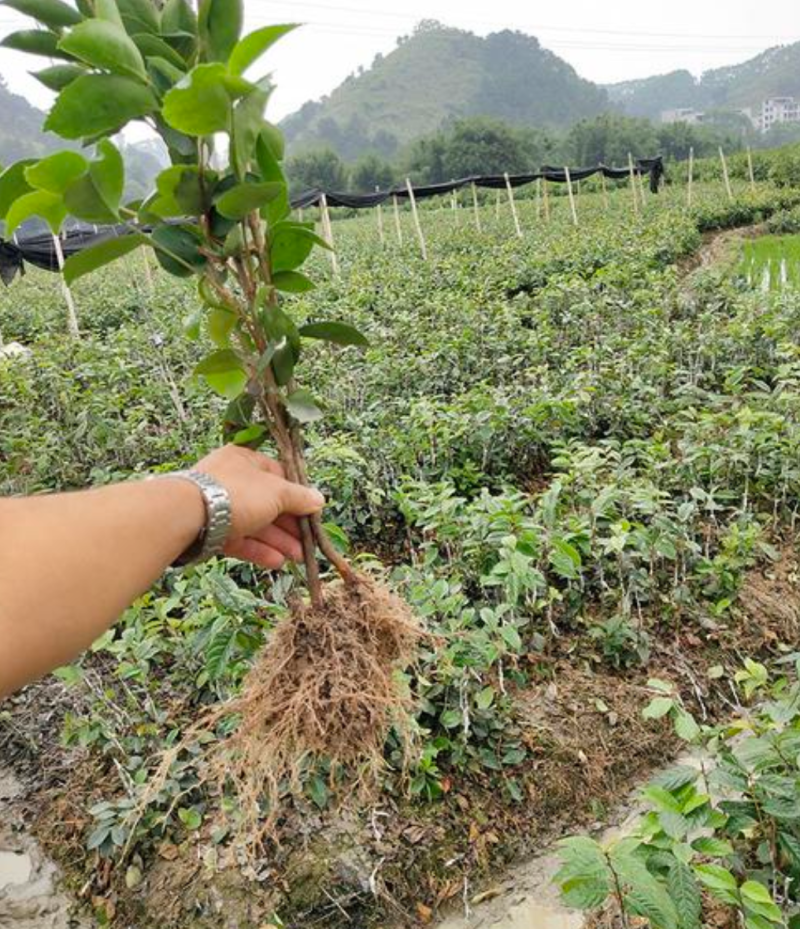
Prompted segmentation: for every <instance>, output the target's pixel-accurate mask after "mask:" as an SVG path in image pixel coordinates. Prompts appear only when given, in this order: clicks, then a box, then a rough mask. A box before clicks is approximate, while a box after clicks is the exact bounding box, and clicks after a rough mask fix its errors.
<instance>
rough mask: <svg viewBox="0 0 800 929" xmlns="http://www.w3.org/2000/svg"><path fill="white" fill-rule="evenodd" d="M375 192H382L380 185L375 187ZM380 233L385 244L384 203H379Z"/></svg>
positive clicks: (382, 242)
mask: <svg viewBox="0 0 800 929" xmlns="http://www.w3.org/2000/svg"><path fill="white" fill-rule="evenodd" d="M375 193H380V187H376V188H375ZM378 235H379V236H380V240H381V245H383V244H384V243H385V242H386V236H385V235H384V234H383V205H382V204H380V203H379V204H378Z"/></svg>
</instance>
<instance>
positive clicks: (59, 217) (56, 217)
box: [5, 190, 67, 237]
mask: <svg viewBox="0 0 800 929" xmlns="http://www.w3.org/2000/svg"><path fill="white" fill-rule="evenodd" d="M32 216H38V217H39V218H40V219H43V220H44V221H45V222H46V223H47V225H48V226H49V227H50V231H51V232H54V233H57V232H58V231H59V230H60V229H61V224H62V223H63V222H64V220H65V219H66V217H67V208H66V207H65V206H64V201H63V199H62V198H61V197H60V196H59V195H58V194H51V193H49V192H48V191H46V190H34V191H31V193H29V194H23V195H22V196H21V197H20V198H19V199H18V200H15V201H14V202H13V203H12V204H11V206H10V207H9V209H8V212H7V213H6V230H5V234H6V236H7V237H8V236H12V235H13V234H14V231H15V230H16V228H17V226H19V224H20V223H24V222H25V220H26V219H30V218H31V217H32Z"/></svg>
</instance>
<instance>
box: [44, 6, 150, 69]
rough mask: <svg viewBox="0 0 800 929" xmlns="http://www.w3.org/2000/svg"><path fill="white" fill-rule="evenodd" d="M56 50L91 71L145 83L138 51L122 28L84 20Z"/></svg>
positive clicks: (92, 20) (140, 56)
mask: <svg viewBox="0 0 800 929" xmlns="http://www.w3.org/2000/svg"><path fill="white" fill-rule="evenodd" d="M59 48H60V49H62V50H63V51H65V52H68V53H69V54H70V55H72V56H73V57H74V58H78V59H80V60H81V61H85V62H86V64H88V65H91V66H92V67H93V68H99V69H101V70H105V71H111V72H112V73H113V74H121V75H123V76H124V77H132V78H134V79H136V80H139V81H142V82H143V83H146V82H147V71H146V70H145V66H144V59H143V58H142V55H141V53H140V52H139V49H138V48H137V47H136V45H135V44H134V42H133V40H132V39H131V38H130V36H129V35H128V33H127V32H125V30H124V28H123V27H122V26H118V25H116V24H115V23H111V22H106V21H105V20H102V19H87V20H86V21H85V22H82V23H81V24H80V25H78V26H76V27H75V28H74V29H72V30H71V31H70V32H69V33H68V34H67V35H66V36H65V37H64V38H63V39H62V40H61V41H60V42H59Z"/></svg>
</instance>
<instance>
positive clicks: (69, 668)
mask: <svg viewBox="0 0 800 929" xmlns="http://www.w3.org/2000/svg"><path fill="white" fill-rule="evenodd" d="M53 677H55V678H58V680H59V681H61V682H62V683H64V684H66V685H67V686H68V687H74V686H75V685H76V684H80V683H81V681H82V680H83V669H82V668H81V666H80V665H76V664H68V665H64V666H63V667H62V668H56V669H55V671H53Z"/></svg>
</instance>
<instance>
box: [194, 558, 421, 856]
mask: <svg viewBox="0 0 800 929" xmlns="http://www.w3.org/2000/svg"><path fill="white" fill-rule="evenodd" d="M420 634H421V632H420V628H419V626H418V624H417V623H416V621H415V619H414V617H413V616H412V614H411V612H410V610H409V608H408V607H407V606H406V604H405V603H404V602H403V601H402V600H400V599H399V598H398V597H396V596H395V595H394V594H393V593H391V592H390V591H389V590H387V589H386V588H385V587H382V586H380V585H378V584H376V583H375V582H374V581H372V580H371V579H369V578H366V577H363V576H357V577H354V579H353V580H352V581H350V582H349V583H345V584H336V585H334V586H331V587H329V588H328V589H326V591H325V594H324V599H323V603H322V605H321V606H316V607H315V606H313V605H306V604H302V603H296V604H294V606H293V608H292V612H291V615H290V616H289V617H288V618H287V619H286V620H284V621H283V622H282V623H281V624H280V625H279V626H278V627H277V628H276V629H275V631H274V632H273V634H272V636H271V638H270V640H269V643H268V644H267V646H266V647H265V648H264V650H263V651H262V653H261V654H260V655H259V657H258V658H257V659H256V662H255V664H254V665H253V667H252V669H251V670H250V672H249V674H248V676H247V678H246V679H245V682H244V687H243V689H242V692H241V694H240V695H239V696H238V697H237V698H236V699H234V700H233V701H231V702H229V703H227V704H225V705H224V706H221V707H218V708H216V709H215V710H214V712H213V717H214V720H217V719H219V718H221V717H223V716H225V717H230V716H231V715H236V716H239V717H240V721H239V723H238V725H237V728H236V730H235V731H234V733H233V734H232V735H231V736H230V737H229V738H228V739H226V740H225V741H224V742H222V743H220V745H219V748H218V749H217V751H216V753H215V754H214V756H213V759H212V762H211V767H212V779H213V780H216V781H217V782H218V783H219V784H220V786H221V787H223V788H228V789H230V788H232V789H233V790H234V792H235V793H236V795H237V797H238V801H239V804H238V805H239V808H240V811H241V814H242V815H243V817H244V820H245V821H244V823H243V827H244V828H243V832H244V833H245V834H246V835H248V837H249V838H250V839H251V841H252V840H254V839H255V840H260V839H263V837H264V835H265V834H267V833H268V832H269V831H270V829H271V827H272V826H274V823H275V818H276V816H277V813H278V811H279V799H280V796H281V793H282V792H283V791H285V790H286V788H287V787H288V788H289V789H294V790H296V789H297V788H298V787H299V784H300V780H301V777H302V775H303V773H304V772H306V771H307V770H309V769H310V768H311V767H312V766H313V765H314V763H315V762H317V761H319V760H322V759H325V760H326V761H327V762H328V763H329V765H330V772H331V777H334V776H335V775H336V774H337V773H340V772H341V771H342V770H343V769H344V768H347V769H348V776H350V777H352V780H351V782H350V783H351V785H352V784H353V783H355V785H356V787H361V788H364V787H368V786H369V785H370V784H374V783H375V779H376V775H377V774H378V773H379V771H380V769H381V768H382V766H383V751H384V746H385V742H386V737H387V735H388V732H389V729H390V728H391V727H392V726H395V727H397V729H398V731H399V732H400V734H401V736H402V737H403V738H404V739H406V740H407V737H408V732H409V728H408V719H409V715H408V710H409V697H408V694H407V692H406V689H405V687H404V686H403V683H402V681H401V680H400V678H399V675H398V671H400V670H402V669H403V668H404V667H405V666H407V665H408V664H409V662H410V661H411V659H412V657H413V654H414V651H415V646H416V644H417V642H418V639H419V637H420Z"/></svg>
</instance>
